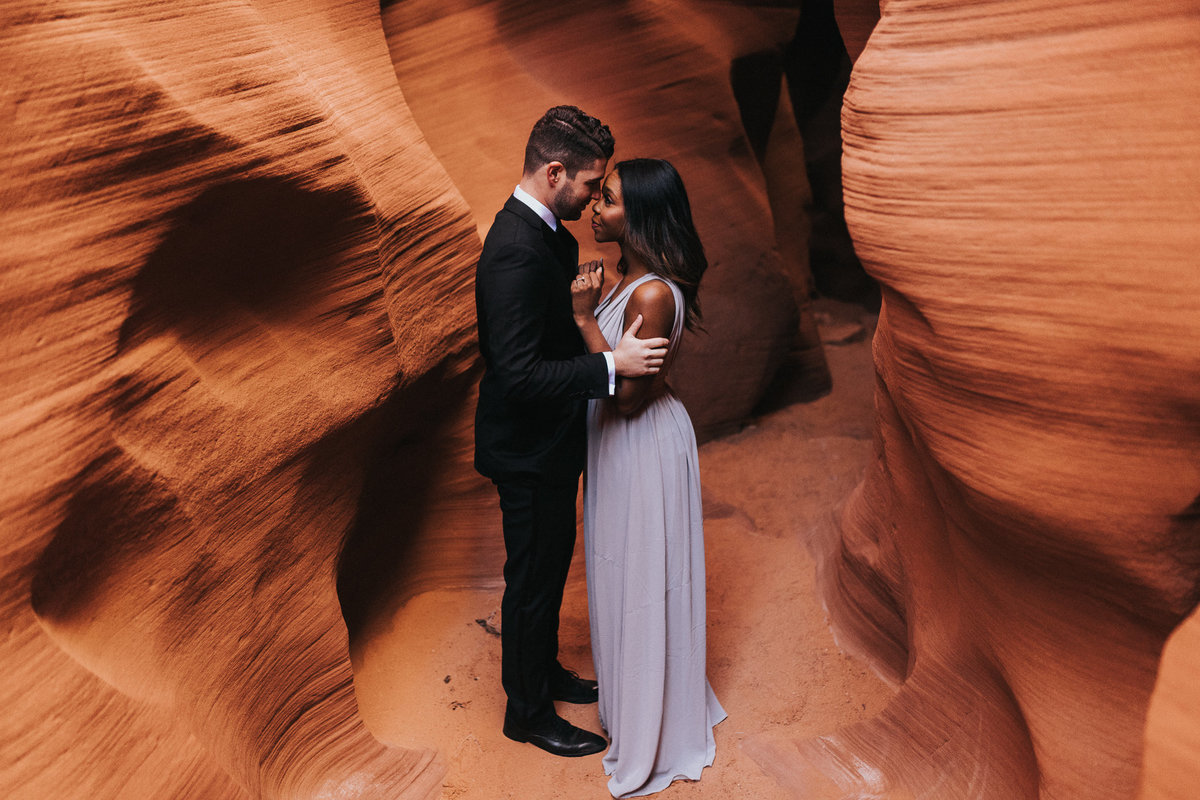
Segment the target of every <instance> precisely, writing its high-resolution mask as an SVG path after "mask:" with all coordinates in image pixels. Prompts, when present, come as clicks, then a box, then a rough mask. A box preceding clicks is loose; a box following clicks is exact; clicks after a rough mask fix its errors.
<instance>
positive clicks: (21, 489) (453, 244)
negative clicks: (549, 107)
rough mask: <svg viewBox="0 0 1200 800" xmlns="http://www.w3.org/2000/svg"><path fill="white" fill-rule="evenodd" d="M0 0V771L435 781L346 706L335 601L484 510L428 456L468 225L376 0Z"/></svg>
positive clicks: (464, 322)
mask: <svg viewBox="0 0 1200 800" xmlns="http://www.w3.org/2000/svg"><path fill="white" fill-rule="evenodd" d="M0 13H2V15H3V24H2V30H3V49H2V51H0V52H2V53H3V56H2V57H0V58H2V61H3V70H4V72H5V74H6V75H7V76H8V84H7V85H8V88H6V90H5V93H4V99H3V102H4V105H5V109H4V111H5V117H6V120H7V121H6V124H5V128H4V131H5V132H4V138H3V140H2V142H0V152H2V157H0V163H2V164H3V165H4V166H3V170H4V174H3V181H2V182H0V185H2V186H3V193H4V194H3V208H4V214H3V217H2V218H0V241H3V249H2V252H3V255H2V256H0V259H2V261H0V271H2V273H3V282H2V284H0V286H2V288H0V302H2V303H3V306H4V316H3V319H4V322H3V326H4V327H3V332H2V337H0V341H2V342H3V359H2V361H0V365H2V366H0V369H2V370H3V379H2V380H0V386H3V390H2V392H0V415H2V416H3V419H4V425H3V434H2V435H0V465H2V467H0V468H2V469H3V472H4V480H3V482H2V488H0V519H2V520H3V537H4V542H5V556H4V561H3V578H2V580H0V585H2V586H3V590H2V592H3V595H2V596H3V608H4V619H5V623H6V626H7V629H8V631H9V636H8V644H7V645H6V646H5V648H4V650H3V656H2V659H3V664H2V666H0V669H3V671H4V673H5V676H6V677H5V681H4V689H3V692H2V693H0V697H2V698H3V704H4V706H5V709H6V710H5V713H4V715H3V722H2V723H0V726H2V730H0V738H2V739H3V741H4V743H5V745H4V746H5V750H6V753H9V754H11V755H12V758H6V759H5V760H4V765H3V767H2V768H0V794H3V795H4V796H6V797H12V798H30V799H31V800H32V799H33V798H39V799H40V798H44V797H61V798H71V797H79V798H89V799H91V798H110V797H111V798H116V797H122V798H128V797H133V798H138V797H206V798H216V797H236V796H244V795H245V794H246V793H248V794H250V795H252V796H255V797H264V798H284V797H287V798H292V797H317V796H323V797H333V796H350V795H351V794H352V795H353V796H355V797H363V798H368V797H380V798H383V797H387V798H397V797H405V798H423V797H430V796H434V795H436V794H437V791H438V787H439V784H440V777H441V769H440V767H438V766H437V765H436V764H435V763H434V762H433V761H432V754H431V753H429V752H427V751H420V750H413V751H403V750H394V749H386V748H384V747H383V746H381V745H380V744H378V743H377V742H376V741H375V740H374V739H373V738H372V737H371V736H370V735H369V734H368V733H367V732H366V731H365V729H364V728H363V726H362V724H361V723H360V722H359V721H358V720H357V716H356V713H355V704H354V698H353V690H352V685H351V669H350V662H349V659H348V657H347V637H346V623H345V622H343V617H342V608H343V605H344V606H345V610H346V620H347V622H349V623H350V625H351V627H352V628H353V627H354V626H355V625H356V624H365V621H364V620H363V619H361V617H362V616H363V614H364V611H363V609H365V608H367V607H369V606H370V605H371V603H372V602H377V601H379V600H380V599H381V598H380V595H379V594H378V590H380V589H381V587H382V585H383V581H382V580H381V579H380V578H378V577H375V578H372V574H371V569H368V566H370V564H369V561H370V560H369V559H366V558H364V557H363V556H362V555H361V553H363V552H364V551H369V550H372V549H373V548H377V547H378V546H379V545H380V544H381V543H383V542H386V541H388V540H398V541H400V542H404V543H407V550H406V551H405V555H408V556H411V558H413V559H415V560H416V561H418V562H419V559H420V552H421V546H420V544H419V543H420V542H421V541H422V532H423V530H424V528H423V527H422V526H423V524H424V523H425V521H426V520H429V519H439V521H440V522H443V523H444V522H445V521H446V520H445V517H446V516H447V515H449V516H450V517H452V518H453V519H455V520H456V521H457V523H458V524H457V525H456V526H454V527H453V528H452V530H453V532H454V536H453V537H452V541H450V542H448V544H447V545H446V547H447V548H448V551H449V552H450V553H451V554H452V555H454V554H457V555H458V556H459V557H460V558H461V559H462V562H463V563H464V564H468V565H469V564H471V563H472V562H471V561H470V558H469V557H468V556H466V555H464V554H468V553H470V552H472V547H471V539H472V536H473V535H475V534H476V533H478V534H480V535H484V534H490V529H491V522H492V520H491V519H490V517H489V516H488V515H487V514H484V515H482V516H481V515H480V514H478V513H477V512H478V511H479V510H480V509H482V508H487V507H489V506H486V505H483V504H481V503H479V502H478V500H477V499H476V498H480V497H483V496H484V495H483V494H482V492H481V489H482V488H483V487H481V486H480V485H479V482H478V481H473V480H472V479H471V478H470V474H469V472H467V473H463V474H465V475H466V477H447V475H446V472H445V470H444V469H443V467H444V465H445V463H446V462H447V461H451V462H454V463H455V464H456V465H461V464H462V463H463V462H464V460H465V459H466V458H467V457H468V456H467V455H465V454H466V453H468V452H469V442H470V428H469V412H470V408H469V405H470V404H469V387H470V385H471V381H472V380H473V373H472V369H473V365H474V360H475V355H474V351H473V347H472V344H471V342H472V339H471V337H472V331H471V327H472V326H471V323H472V307H471V289H470V269H471V265H472V259H473V257H474V254H476V253H477V252H478V247H479V243H478V238H477V237H476V235H475V229H474V226H473V225H472V224H471V221H470V218H469V216H468V212H467V208H466V206H465V204H464V203H463V202H462V200H461V198H460V196H459V195H458V194H457V192H456V191H455V190H454V188H453V186H452V185H451V183H450V181H449V180H448V179H447V177H446V175H445V173H444V172H443V171H442V169H441V168H440V166H439V165H438V163H437V160H436V159H435V158H434V157H433V155H432V154H431V153H430V151H429V150H428V149H427V148H426V147H425V145H424V143H423V141H422V138H421V135H420V132H419V131H418V130H417V127H416V125H415V124H414V122H413V120H412V118H411V117H410V115H409V113H408V111H407V108H406V106H405V103H404V99H403V96H402V95H401V93H400V91H399V89H398V87H397V85H396V82H395V76H394V72H393V70H392V65H391V61H390V59H389V56H388V51H387V48H386V44H385V41H384V38H383V34H382V30H381V27H380V23H379V16H378V7H377V6H375V5H373V4H371V3H361V2H358V3H333V2H315V3H307V4H304V5H303V6H302V7H297V6H295V5H294V4H289V3H280V2H270V1H269V0H260V1H258V2H226V1H224V0H213V1H212V2H203V3H198V4H195V3H193V4H182V5H178V4H163V3H157V4H155V3H134V2H120V0H114V1H113V2H101V3H88V4H80V3H68V2H50V3H32V2H16V3H9V4H7V5H6V6H5V8H4V11H3V12H0ZM430 452H432V453H437V454H439V458H436V459H431V460H430V461H428V462H427V463H426V464H425V466H424V468H423V470H422V474H423V475H424V476H426V477H425V479H424V480H410V481H409V482H407V483H403V484H400V485H396V484H391V485H388V486H386V487H384V486H381V485H380V484H381V482H386V481H387V480H389V479H390V480H401V481H403V480H405V478H406V477H409V478H411V477H412V474H413V473H414V472H415V470H413V469H411V468H410V469H409V472H408V474H407V475H406V474H405V473H403V472H401V471H398V472H396V473H392V474H389V475H387V476H386V477H384V478H380V477H379V476H378V474H377V472H376V471H372V470H369V469H368V466H369V465H370V464H372V463H375V464H379V463H388V462H389V461H392V462H394V461H396V460H402V459H404V458H408V459H410V460H411V459H414V458H418V457H421V456H422V455H424V454H426V453H430ZM460 473H461V471H460ZM458 474H459V473H456V475H458ZM435 484H436V486H437V487H438V492H439V494H438V497H439V498H440V499H438V500H433V499H431V497H430V496H429V494H428V492H429V489H430V487H431V486H432V485H435ZM447 538H451V537H447ZM347 539H349V542H350V544H349V545H348V550H347V556H346V557H343V558H342V559H341V561H340V562H339V553H340V551H341V550H342V546H343V541H345V540H347ZM375 555H376V561H386V559H383V558H381V553H380V552H379V551H378V550H376V553H375ZM392 555H393V556H395V555H397V554H395V553H393V554H392ZM391 566H392V574H391V575H390V577H391V578H392V579H395V580H397V581H399V582H400V583H402V584H405V585H409V586H410V588H412V587H415V586H417V585H419V584H420V581H421V580H431V579H432V580H437V579H440V576H436V575H435V576H433V577H431V576H430V575H429V574H428V573H425V574H422V573H420V571H419V570H416V569H414V568H413V567H412V564H411V563H405V564H403V565H402V566H403V567H404V568H405V570H404V571H403V572H402V573H400V574H399V575H397V574H396V570H395V567H394V565H391ZM339 570H340V572H341V577H342V578H343V581H342V582H343V584H345V585H347V586H352V587H358V591H357V593H355V592H347V593H343V597H342V598H341V601H342V602H341V603H339V596H338V593H337V591H336V588H335V586H336V576H337V574H338V572H339ZM376 572H378V570H376ZM463 572H466V573H471V574H473V573H472V570H471V568H469V567H468V568H464V569H463ZM348 573H351V574H350V575H349V578H350V579H349V580H347V579H346V578H347V575H348ZM364 586H365V588H363V587H364ZM390 588H392V590H394V587H390ZM413 590H415V589H413ZM372 592H374V594H372Z"/></svg>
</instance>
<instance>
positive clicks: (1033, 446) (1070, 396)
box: [755, 0, 1200, 800]
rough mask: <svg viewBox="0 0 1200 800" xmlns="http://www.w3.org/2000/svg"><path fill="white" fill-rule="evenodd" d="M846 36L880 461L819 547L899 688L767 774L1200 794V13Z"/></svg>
mask: <svg viewBox="0 0 1200 800" xmlns="http://www.w3.org/2000/svg"><path fill="white" fill-rule="evenodd" d="M843 5H845V6H848V8H847V9H846V10H845V11H839V17H840V18H841V19H842V20H843V21H846V20H849V21H850V23H851V24H852V25H853V24H854V20H858V21H862V20H870V14H869V13H866V12H865V11H864V8H863V7H864V6H865V5H867V4H864V3H856V2H852V3H846V4H843ZM846 38H847V41H848V42H851V43H852V44H851V51H852V52H853V51H854V50H855V49H856V47H855V46H854V45H853V42H856V41H858V42H863V41H865V46H863V47H862V48H861V53H860V54H859V55H858V58H857V62H856V64H855V66H854V72H853V76H852V78H851V82H850V86H849V90H848V92H847V94H846V96H845V105H844V108H843V116H842V120H843V132H844V138H845V157H844V180H845V185H844V188H845V203H846V215H847V221H848V222H849V225H850V230H851V233H852V235H853V237H854V240H855V244H856V248H857V251H858V254H859V256H860V257H861V258H862V260H863V262H864V264H865V265H866V267H867V269H868V271H869V272H870V273H871V274H872V275H873V276H874V277H875V278H876V279H878V280H879V282H880V284H881V286H882V291H883V308H882V314H881V318H880V324H879V328H878V332H877V334H876V337H875V340H874V352H875V361H876V368H877V373H878V387H877V392H876V408H877V415H878V419H877V432H876V451H877V459H876V463H875V464H874V466H873V468H872V469H871V470H870V472H869V474H868V476H867V478H866V480H865V482H864V483H863V484H862V485H861V486H860V487H859V489H858V490H857V492H856V495H855V496H854V498H853V499H852V501H851V503H850V505H849V507H848V508H847V510H846V512H845V517H844V521H843V530H842V534H841V538H840V540H839V541H831V542H824V543H820V544H819V545H818V547H819V548H820V549H821V550H822V553H823V557H824V567H823V570H822V579H823V584H824V587H825V588H824V592H825V599H826V602H827V604H828V607H829V610H830V613H831V616H832V617H833V620H834V623H835V627H836V628H837V629H838V631H839V634H840V640H841V642H842V643H843V644H844V645H846V646H848V647H850V648H852V649H854V650H857V651H859V652H862V653H865V654H867V656H868V657H869V658H870V659H872V660H873V662H874V663H875V664H876V665H877V667H878V669H879V670H880V671H881V672H882V673H883V674H884V675H885V676H887V677H889V678H890V679H891V680H892V681H894V682H895V683H897V684H899V685H900V689H899V693H898V695H897V697H896V698H895V700H894V701H893V702H892V703H891V704H890V705H889V706H888V707H887V709H886V710H885V711H884V712H882V713H881V714H880V715H879V716H878V717H877V718H876V719H874V720H872V721H869V722H867V723H864V724H861V725H856V726H853V727H851V728H848V729H846V730H842V731H838V732H836V733H831V734H830V735H829V736H826V737H822V738H821V739H819V740H815V741H804V742H797V741H789V740H787V739H786V738H782V739H771V740H760V741H759V742H758V743H757V744H756V745H755V753H756V755H757V757H758V758H759V759H760V760H761V762H762V763H763V765H764V766H765V767H767V768H768V769H769V770H771V771H772V772H774V773H775V774H777V775H778V776H779V777H780V779H781V780H782V781H783V782H785V783H786V784H788V785H790V786H792V787H793V788H794V790H795V793H796V796H798V797H805V798H842V797H865V796H870V797H888V798H893V797H894V798H929V799H932V798H945V799H946V800H951V798H954V799H955V800H960V799H961V798H980V799H983V798H988V799H994V800H1033V798H1041V799H1042V800H1049V799H1050V798H1059V799H1061V800H1067V799H1068V798H1069V799H1070V800H1118V798H1130V797H1133V796H1135V794H1138V793H1139V787H1140V795H1139V796H1140V797H1141V798H1142V800H1149V799H1150V798H1156V799H1157V798H1181V797H1185V796H1193V795H1194V794H1195V787H1196V783H1195V778H1196V777H1197V773H1198V770H1197V767H1196V764H1197V763H1200V745H1198V742H1200V734H1198V731H1200V713H1198V711H1197V709H1198V708H1200V705H1198V704H1197V700H1196V697H1197V694H1196V690H1195V688H1194V684H1195V675H1196V671H1197V669H1200V655H1198V653H1200V650H1198V648H1197V646H1196V641H1197V633H1196V631H1197V622H1196V620H1195V617H1194V616H1193V617H1192V618H1190V619H1189V620H1188V621H1187V622H1183V620H1184V619H1185V618H1186V617H1187V616H1188V614H1189V613H1190V612H1191V611H1192V610H1193V609H1194V608H1195V606H1196V604H1197V600H1198V599H1200V527H1198V525H1197V519H1198V517H1197V497H1198V495H1200V462H1198V460H1197V457H1196V454H1197V453H1198V452H1200V427H1198V426H1197V420H1198V419H1200V413H1198V412H1200V404H1198V401H1197V398H1200V356H1198V353H1200V351H1198V350H1197V348H1196V344H1195V343H1196V339H1197V336H1198V335H1200V269H1198V268H1197V260H1196V254H1197V252H1200V225H1198V224H1197V219H1198V218H1200V217H1198V214H1197V212H1198V210H1200V208H1198V207H1197V201H1196V197H1197V194H1196V189H1197V187H1198V186H1200V136H1197V119H1198V117H1197V108H1198V107H1200V6H1198V5H1197V4H1196V3H1191V2H1185V3H1181V2H1165V1H1163V0H1149V1H1148V2H1142V3H1126V2H1113V1H1109V2H1104V1H1098V0H1097V1H1093V2H1078V3H1068V4H1064V3H1061V2H1041V1H1040V0H986V1H985V2H972V3H937V2H927V1H926V0H888V1H887V2H885V3H883V4H882V15H881V17H880V19H879V21H878V24H877V25H876V26H875V27H874V30H873V32H872V33H871V34H870V39H869V41H867V40H865V37H863V36H862V35H861V31H858V32H855V31H849V32H848V33H847V36H846ZM1181 622H1183V624H1182V626H1180V623H1181ZM1177 626H1180V627H1179V628H1178V631H1177V633H1176V634H1175V636H1174V637H1173V638H1172V641H1171V645H1170V646H1169V647H1168V648H1167V650H1166V656H1165V658H1164V659H1163V662H1162V668H1161V672H1160V671H1159V666H1160V653H1161V652H1162V650H1163V646H1164V642H1165V641H1166V639H1167V637H1168V635H1169V634H1171V632H1172V630H1173V629H1176V627H1177ZM1156 679H1157V681H1158V685H1157V688H1156ZM1152 693H1153V701H1151V698H1152ZM1148 709H1149V716H1148V715H1147V711H1148ZM1143 754H1144V755H1143Z"/></svg>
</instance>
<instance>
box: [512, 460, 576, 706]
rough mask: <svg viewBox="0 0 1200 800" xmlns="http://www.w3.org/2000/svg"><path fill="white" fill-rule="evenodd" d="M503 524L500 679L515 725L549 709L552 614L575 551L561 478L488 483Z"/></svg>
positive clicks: (554, 660) (571, 512) (571, 506)
mask: <svg viewBox="0 0 1200 800" xmlns="http://www.w3.org/2000/svg"><path fill="white" fill-rule="evenodd" d="M496 489H497V491H498V492H499V493H500V512H501V515H502V518H503V524H504V550H505V554H506V560H505V562H504V599H503V600H502V601H501V603H500V615H501V618H500V681H501V683H502V684H503V685H504V692H505V694H507V695H508V708H507V712H506V714H507V718H508V719H509V720H511V721H513V722H516V723H518V724H532V723H538V722H543V721H545V720H546V719H548V718H549V717H551V716H553V715H554V713H555V712H554V699H553V697H552V695H551V691H550V684H551V680H552V679H553V678H554V677H555V675H556V673H557V672H558V671H560V670H562V666H561V665H560V664H559V663H558V614H559V609H560V608H561V607H562V598H563V587H564V586H565V585H566V582H567V572H568V570H570V568H571V555H572V553H573V552H574V550H575V497H576V494H578V492H579V479H578V478H576V479H575V480H574V481H572V482H569V483H545V482H538V481H532V480H530V481H496Z"/></svg>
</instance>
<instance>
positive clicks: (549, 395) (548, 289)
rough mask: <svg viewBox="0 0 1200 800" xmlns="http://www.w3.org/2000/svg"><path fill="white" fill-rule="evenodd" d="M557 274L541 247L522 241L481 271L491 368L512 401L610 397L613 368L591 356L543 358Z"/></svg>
mask: <svg viewBox="0 0 1200 800" xmlns="http://www.w3.org/2000/svg"><path fill="white" fill-rule="evenodd" d="M553 280H554V276H553V273H552V272H551V270H550V269H548V267H547V265H546V264H544V263H543V262H542V260H541V258H540V256H539V255H538V253H537V251H536V250H534V249H533V248H531V247H525V246H522V245H510V246H507V247H503V248H501V249H500V250H499V251H497V252H496V254H495V256H494V257H492V258H490V259H488V261H487V262H486V263H481V264H480V265H479V270H478V272H477V273H476V282H477V290H478V292H479V302H480V305H481V311H482V313H481V314H480V324H481V325H484V326H486V328H487V330H486V335H487V340H488V350H489V356H490V364H489V366H490V367H491V368H492V370H493V372H494V373H495V375H496V378H497V382H498V385H499V386H500V389H501V393H502V395H503V396H504V398H505V399H507V400H512V401H517V402H527V401H531V400H553V399H565V398H569V397H604V396H607V395H608V366H607V364H606V363H605V359H604V357H603V356H600V355H597V354H588V355H582V356H577V357H575V358H570V359H564V360H558V361H549V360H545V359H543V358H542V355H541V341H542V335H543V332H544V331H545V327H546V320H545V318H544V313H545V309H546V304H547V302H548V301H549V299H550V296H551V293H552V292H553V291H554V285H553Z"/></svg>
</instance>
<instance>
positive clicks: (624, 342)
mask: <svg viewBox="0 0 1200 800" xmlns="http://www.w3.org/2000/svg"><path fill="white" fill-rule="evenodd" d="M641 327H642V315H641V314H638V315H637V317H635V318H634V320H633V322H632V323H630V325H629V328H628V330H626V331H625V335H623V336H622V337H621V341H619V342H617V347H616V349H615V350H613V365H614V366H615V367H616V370H617V374H618V375H620V376H621V377H622V378H641V377H642V376H644V375H654V374H657V373H658V371H659V370H660V369H662V365H663V359H664V358H666V357H667V345H668V344H670V340H669V339H663V338H661V337H659V338H656V339H639V338H637V335H636V334H637V332H638V329H639V328H641Z"/></svg>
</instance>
